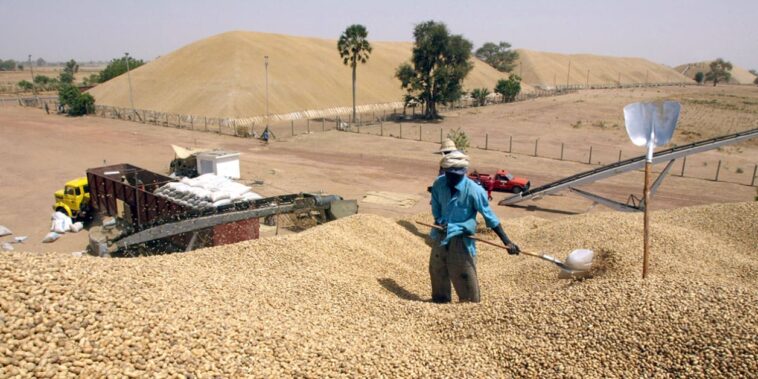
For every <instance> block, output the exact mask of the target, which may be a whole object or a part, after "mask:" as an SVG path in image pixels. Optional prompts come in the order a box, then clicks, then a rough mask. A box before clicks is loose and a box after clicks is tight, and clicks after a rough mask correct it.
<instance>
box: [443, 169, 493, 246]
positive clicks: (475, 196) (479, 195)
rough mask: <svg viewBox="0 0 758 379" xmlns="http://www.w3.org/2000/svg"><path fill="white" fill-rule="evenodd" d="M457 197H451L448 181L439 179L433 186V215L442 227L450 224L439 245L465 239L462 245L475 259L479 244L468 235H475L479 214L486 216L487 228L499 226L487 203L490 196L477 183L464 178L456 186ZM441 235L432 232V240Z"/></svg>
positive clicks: (444, 178)
mask: <svg viewBox="0 0 758 379" xmlns="http://www.w3.org/2000/svg"><path fill="white" fill-rule="evenodd" d="M455 189H456V193H455V195H452V194H451V191H450V188H449V187H448V186H447V178H446V177H445V176H444V175H442V176H439V177H438V178H437V179H436V180H435V181H434V184H432V215H433V216H434V221H435V222H436V223H437V224H439V225H446V224H447V234H446V235H445V236H444V238H443V239H442V241H441V242H440V243H441V244H442V245H447V244H448V242H450V239H451V238H453V237H456V236H459V235H464V238H463V242H464V244H465V245H466V248H467V249H468V252H469V254H471V255H476V244H475V243H474V240H472V239H471V238H467V237H466V236H468V235H473V234H475V233H476V213H477V212H479V213H481V214H482V216H484V222H485V224H486V225H487V227H488V228H496V227H497V226H498V225H500V219H498V218H497V216H496V215H495V213H494V212H492V209H490V205H489V202H488V200H487V193H486V192H485V191H484V189H483V188H482V186H480V185H478V184H476V183H474V181H473V180H471V179H469V178H468V177H464V178H463V180H461V181H460V182H459V183H458V184H457V185H456V186H455ZM440 233H441V232H440V231H438V230H436V229H432V238H434V239H435V240H436V239H438V238H439V236H440Z"/></svg>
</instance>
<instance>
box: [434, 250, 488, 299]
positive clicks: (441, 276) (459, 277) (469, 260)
mask: <svg viewBox="0 0 758 379" xmlns="http://www.w3.org/2000/svg"><path fill="white" fill-rule="evenodd" d="M429 275H430V276H431V278H432V301H433V302H435V303H449V302H450V301H451V299H452V296H451V288H450V282H452V283H453V287H455V292H456V293H457V294H458V299H459V300H460V301H470V302H474V303H478V302H479V278H478V277H477V275H476V257H475V256H472V255H471V254H469V252H468V249H466V245H464V243H463V237H462V236H459V237H453V238H452V239H450V242H449V243H448V244H447V245H446V246H440V240H435V241H434V242H433V246H432V254H431V256H430V258H429Z"/></svg>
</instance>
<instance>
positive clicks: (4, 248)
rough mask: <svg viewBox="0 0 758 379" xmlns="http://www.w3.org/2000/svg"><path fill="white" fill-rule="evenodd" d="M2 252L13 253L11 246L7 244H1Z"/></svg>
mask: <svg viewBox="0 0 758 379" xmlns="http://www.w3.org/2000/svg"><path fill="white" fill-rule="evenodd" d="M2 249H3V251H13V245H11V244H10V243H8V242H5V243H3V244H2Z"/></svg>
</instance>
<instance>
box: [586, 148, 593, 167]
mask: <svg viewBox="0 0 758 379" xmlns="http://www.w3.org/2000/svg"><path fill="white" fill-rule="evenodd" d="M587 164H592V146H590V159H588V160H587Z"/></svg>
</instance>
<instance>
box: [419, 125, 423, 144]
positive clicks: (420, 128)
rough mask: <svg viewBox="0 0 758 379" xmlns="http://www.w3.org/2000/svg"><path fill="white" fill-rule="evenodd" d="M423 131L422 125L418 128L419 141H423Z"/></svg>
mask: <svg viewBox="0 0 758 379" xmlns="http://www.w3.org/2000/svg"><path fill="white" fill-rule="evenodd" d="M421 130H422V127H421V124H419V126H418V140H419V141H421Z"/></svg>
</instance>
